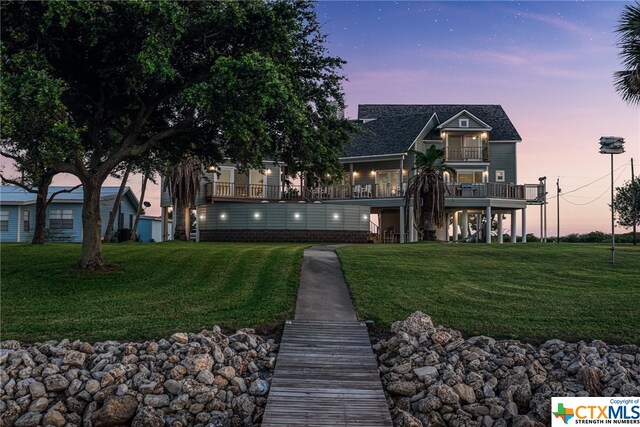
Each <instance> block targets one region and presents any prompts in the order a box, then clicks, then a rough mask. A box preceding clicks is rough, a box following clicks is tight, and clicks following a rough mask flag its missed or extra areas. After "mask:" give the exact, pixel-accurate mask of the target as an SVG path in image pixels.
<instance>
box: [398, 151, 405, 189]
mask: <svg viewBox="0 0 640 427" xmlns="http://www.w3.org/2000/svg"><path fill="white" fill-rule="evenodd" d="M403 169H404V156H402V157H400V191H399V192H398V193H399V194H400V195H401V196H404V193H403V192H402V185H403V184H404V175H403V174H402V170H403Z"/></svg>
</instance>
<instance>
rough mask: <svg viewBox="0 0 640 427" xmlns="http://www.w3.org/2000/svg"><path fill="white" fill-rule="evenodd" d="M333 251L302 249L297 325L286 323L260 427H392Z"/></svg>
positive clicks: (364, 333) (329, 248)
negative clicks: (303, 250)
mask: <svg viewBox="0 0 640 427" xmlns="http://www.w3.org/2000/svg"><path fill="white" fill-rule="evenodd" d="M335 248H336V246H323V247H313V248H310V249H307V250H305V252H304V260H303V263H302V269H301V272H300V288H299V290H298V299H297V303H296V314H295V320H292V321H287V322H286V324H285V328H284V332H283V335H282V342H281V344H280V351H279V352H278V359H277V362H276V369H275V373H274V376H273V379H272V381H271V390H270V391H269V398H268V401H267V407H266V409H265V413H264V416H263V419H262V426H263V427H274V426H330V425H331V426H334V425H337V426H367V427H378V426H379V427H391V426H392V425H393V424H392V422H391V416H390V415H389V408H388V406H387V401H386V399H385V396H384V392H383V390H382V384H381V383H380V375H379V373H378V365H377V362H376V359H375V356H374V354H373V351H372V349H371V342H370V341H369V334H368V332H367V327H366V325H365V324H364V323H363V322H358V321H357V318H356V314H355V310H354V308H353V304H352V302H351V297H350V295H349V290H348V288H347V285H346V283H345V281H344V276H343V275H342V267H341V265H340V261H339V259H338V257H337V255H336V254H335V252H334V249H335Z"/></svg>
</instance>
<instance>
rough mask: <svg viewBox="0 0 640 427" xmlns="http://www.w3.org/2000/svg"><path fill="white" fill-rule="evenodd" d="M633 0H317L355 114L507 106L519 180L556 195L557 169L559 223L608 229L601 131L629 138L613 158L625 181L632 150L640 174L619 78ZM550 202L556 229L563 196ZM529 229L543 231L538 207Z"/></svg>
mask: <svg viewBox="0 0 640 427" xmlns="http://www.w3.org/2000/svg"><path fill="white" fill-rule="evenodd" d="M628 3H629V2H537V1H530V2H479V1H478V2H388V1H380V2H378V1H369V2H334V1H321V2H320V3H318V5H317V10H318V16H319V19H320V21H321V22H323V23H324V30H325V32H326V33H328V34H329V48H330V52H331V53H332V54H334V55H338V56H340V57H342V58H344V59H345V60H347V61H348V63H347V65H346V66H345V68H344V72H345V74H346V76H347V77H348V79H349V81H348V82H347V83H346V84H345V85H344V89H345V93H346V100H347V104H348V108H347V115H348V116H349V117H353V118H355V117H356V115H357V105H358V104H364V103H400V104H412V103H416V104H429V103H433V104H441V103H442V104H458V103H460V104H464V103H469V104H476V103H477V104H483V103H486V104H501V105H502V106H503V107H504V109H505V111H506V112H507V114H508V115H509V117H510V118H511V120H512V121H513V123H514V124H515V126H516V128H517V129H518V131H519V132H520V134H521V136H522V139H523V142H522V143H521V144H520V145H519V146H518V181H519V183H537V182H538V177H540V176H547V178H548V183H549V184H553V185H552V187H553V188H552V189H550V190H549V191H550V193H551V194H550V196H553V195H555V182H556V179H557V178H558V177H559V178H560V184H561V185H560V186H561V188H562V190H563V192H564V193H567V195H566V196H564V197H562V198H561V200H560V203H561V205H560V208H561V218H560V226H561V229H560V233H561V234H568V233H573V232H587V231H592V230H602V231H606V230H610V211H609V210H608V205H607V203H608V201H609V198H610V192H609V191H607V189H608V188H610V180H609V178H608V177H605V176H607V174H608V172H609V171H610V163H609V158H608V157H605V156H603V155H601V154H599V153H598V148H599V144H598V142H597V141H598V139H599V138H600V136H603V135H619V136H623V137H625V139H626V141H627V144H626V149H627V152H626V153H625V154H622V155H618V156H616V157H615V159H614V161H615V168H616V169H617V172H616V173H615V176H616V177H618V175H620V176H619V178H618V179H617V180H616V183H617V184H622V183H623V181H624V180H628V179H630V177H631V168H630V159H631V157H633V158H634V160H635V161H636V174H640V167H639V166H638V165H637V162H638V160H640V110H639V109H638V107H630V106H629V105H627V104H625V103H624V102H623V101H622V100H621V99H620V97H619V96H618V95H617V94H616V93H615V91H614V89H613V83H612V82H613V72H614V71H616V70H617V69H618V68H619V64H620V61H619V59H618V57H617V55H618V49H617V47H616V35H615V33H614V29H615V27H616V25H617V20H618V18H619V16H620V12H621V11H622V9H623V7H624V5H625V4H628ZM603 177H604V179H601V180H599V181H597V182H595V183H594V184H592V185H589V186H587V187H585V188H584V189H582V190H579V191H575V192H573V193H571V194H568V192H569V191H572V190H575V189H577V188H579V187H581V186H583V185H585V184H588V183H590V182H592V181H595V180H597V179H598V178H603ZM600 196H601V197H600ZM572 203H573V204H572ZM579 204H584V205H580V206H579ZM548 209H549V216H548V230H549V235H555V229H556V219H555V209H556V200H555V199H553V200H551V201H550V205H549V207H548ZM528 231H529V232H534V233H535V234H536V235H539V234H540V225H539V209H538V208H537V207H535V208H533V209H529V211H528ZM619 231H622V230H619Z"/></svg>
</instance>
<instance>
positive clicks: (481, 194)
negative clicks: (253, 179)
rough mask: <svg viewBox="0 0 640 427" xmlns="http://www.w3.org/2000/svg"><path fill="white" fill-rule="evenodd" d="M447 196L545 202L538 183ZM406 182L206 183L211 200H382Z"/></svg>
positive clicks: (454, 188)
mask: <svg viewBox="0 0 640 427" xmlns="http://www.w3.org/2000/svg"><path fill="white" fill-rule="evenodd" d="M446 187H447V191H446V195H445V197H447V198H456V199H458V198H495V199H516V200H526V201H527V202H529V203H542V201H543V200H544V199H543V198H544V195H543V191H544V190H543V186H542V185H538V184H526V185H515V184H504V183H494V182H486V183H478V184H459V183H447V184H446ZM406 189H407V184H406V183H403V184H402V185H390V184H389V185H381V184H375V185H374V184H364V185H362V184H356V185H349V184H343V185H323V186H318V187H314V188H306V187H301V186H289V187H287V188H286V189H285V190H284V191H283V189H282V187H281V186H279V185H262V184H234V183H231V182H215V183H208V184H206V199H207V201H208V202H211V201H213V200H224V199H260V200H278V201H279V200H297V201H307V202H314V201H328V200H344V199H381V198H396V197H397V198H399V197H403V196H404V193H405V191H406Z"/></svg>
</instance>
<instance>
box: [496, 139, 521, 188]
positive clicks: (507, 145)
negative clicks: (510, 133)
mask: <svg viewBox="0 0 640 427" xmlns="http://www.w3.org/2000/svg"><path fill="white" fill-rule="evenodd" d="M489 161H490V165H489V182H495V181H496V171H497V170H503V171H504V173H505V179H504V182H506V183H510V182H511V183H514V184H515V183H517V182H518V177H517V173H516V143H515V142H493V143H492V142H489Z"/></svg>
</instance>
